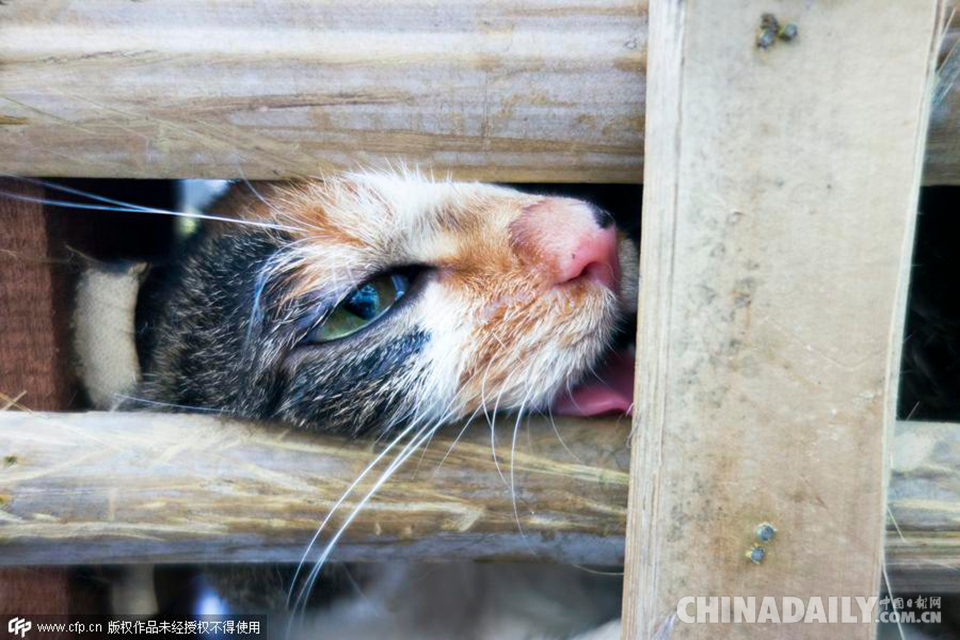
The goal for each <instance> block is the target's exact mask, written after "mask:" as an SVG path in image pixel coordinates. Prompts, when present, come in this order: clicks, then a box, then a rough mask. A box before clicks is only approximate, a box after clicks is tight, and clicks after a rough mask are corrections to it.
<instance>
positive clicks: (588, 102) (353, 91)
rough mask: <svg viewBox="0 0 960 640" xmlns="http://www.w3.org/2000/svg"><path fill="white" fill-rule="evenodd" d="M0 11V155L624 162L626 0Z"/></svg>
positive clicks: (502, 166) (576, 166)
mask: <svg viewBox="0 0 960 640" xmlns="http://www.w3.org/2000/svg"><path fill="white" fill-rule="evenodd" d="M798 15H799V14H798ZM0 29H2V33H3V37H2V38H0V144H2V146H3V148H4V150H5V152H4V153H3V154H0V170H2V171H6V172H12V173H17V174H23V175H54V176H93V177H137V178H143V177H152V178H161V177H218V178H239V177H243V176H245V177H247V178H251V179H252V178H276V177H278V176H294V175H302V174H316V173H317V172H318V171H320V170H321V169H331V168H344V167H354V166H356V165H357V163H364V164H371V163H372V164H377V165H379V164H381V163H382V162H384V160H389V161H398V160H401V159H402V160H406V161H407V162H410V163H418V164H420V165H422V166H423V167H425V168H427V169H430V170H433V171H436V172H438V173H440V174H442V173H443V172H445V171H448V170H449V171H452V172H453V173H454V174H455V175H456V176H458V177H460V178H475V179H485V180H496V181H514V182H516V181H520V182H523V181H548V182H621V183H636V182H639V181H640V179H641V175H642V168H643V125H644V111H645V104H644V88H645V82H646V79H645V69H646V46H647V4H646V2H645V1H643V0H602V1H596V0H592V1H589V2H572V1H570V0H560V1H553V0H537V1H534V2H526V1H525V2H520V1H517V0H504V1H497V2H487V1H486V0H467V1H463V2H461V1H459V0H456V1H454V0H448V1H444V2H433V3H418V2H407V1H405V2H388V1H385V0H361V1H356V0H333V1H322V2H321V1H317V0H313V1H308V2H301V1H293V0H281V1H270V2H267V1H266V0H258V1H253V2H249V1H240V0H226V1H215V0H202V1H195V0H173V1H170V2H162V3H155V2H129V1H127V0H102V1H99V2H56V3H29V2H6V3H2V4H0ZM838 36H842V30H841V29H838ZM954 41H955V33H953V34H951V38H949V39H947V41H945V42H944V45H943V50H944V51H947V50H948V48H949V46H951V44H952V43H953V42H954ZM850 99H851V100H852V101H853V102H854V103H862V102H864V101H865V100H866V97H864V96H856V95H851V96H850ZM958 115H960V93H958V92H956V91H954V92H952V93H951V94H949V95H948V96H947V98H946V101H945V102H944V105H943V107H942V109H941V110H939V111H938V113H937V114H936V117H935V118H934V120H933V123H934V128H933V131H932V134H931V135H932V140H931V144H930V147H929V149H930V157H929V159H928V164H927V174H926V180H927V181H928V182H930V183H958V182H960V144H958V140H960V118H958Z"/></svg>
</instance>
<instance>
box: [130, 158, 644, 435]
mask: <svg viewBox="0 0 960 640" xmlns="http://www.w3.org/2000/svg"><path fill="white" fill-rule="evenodd" d="M213 212H214V213H217V214H219V215H224V216H231V217H235V218H239V219H242V220H245V221H250V222H257V223H260V224H262V225H263V226H261V227H251V226H249V225H243V226H241V225H236V224H230V223H220V224H216V225H214V226H211V227H210V228H209V229H207V231H206V232H205V233H204V234H203V236H202V237H201V238H200V239H198V240H197V241H196V242H195V243H194V244H193V246H192V247H191V248H190V250H189V251H188V252H187V255H186V257H185V258H184V259H183V260H182V262H181V265H180V267H179V269H178V271H177V273H176V275H174V277H173V278H172V280H171V282H170V285H169V286H168V287H167V288H166V289H165V293H164V295H163V311H162V312H161V313H160V314H159V316H158V317H157V318H155V319H154V321H153V333H154V336H155V337H154V339H153V345H154V346H153V348H152V350H151V351H152V353H150V354H149V357H148V358H147V362H148V363H149V364H148V366H147V368H146V371H145V376H144V382H143V385H142V388H141V392H140V395H141V397H145V398H146V399H149V400H154V401H160V402H166V403H170V404H176V405H184V406H194V407H200V408H206V409H216V410H224V411H227V412H231V413H235V414H239V415H242V416H248V417H254V418H279V419H282V420H285V421H288V422H292V423H295V424H298V425H301V426H308V427H316V428H323V429H335V430H340V431H347V432H351V433H359V432H362V431H366V430H371V429H386V428H389V427H390V426H392V425H394V424H396V423H398V422H400V421H409V420H417V421H424V422H427V421H429V422H434V421H440V420H451V419H456V418H463V417H466V416H470V415H471V414H476V413H477V412H487V413H490V412H493V411H494V410H531V411H532V410H546V409H548V408H549V407H551V406H554V405H556V403H557V401H558V399H561V400H560V402H561V404H563V402H566V405H567V408H568V409H569V407H570V401H571V399H575V398H576V397H577V396H576V395H573V396H571V395H569V394H566V393H565V392H567V391H569V390H570V389H571V388H573V387H575V385H577V383H579V382H581V381H582V380H583V379H584V378H586V377H588V376H590V375H592V372H593V371H594V370H595V368H596V367H597V366H598V363H599V362H600V360H601V359H602V358H603V357H604V355H605V354H606V353H607V352H608V350H609V348H610V345H611V341H612V339H613V337H614V334H615V332H616V330H617V326H618V323H619V322H620V321H621V320H622V319H623V318H624V316H625V315H627V314H630V313H631V312H632V311H633V310H634V309H635V301H636V283H637V254H636V250H635V248H634V246H633V243H632V242H631V241H630V240H628V239H627V238H626V237H624V236H623V235H622V234H621V233H619V232H618V231H617V230H616V229H615V227H614V225H613V220H612V218H611V217H610V215H609V214H607V213H606V212H604V211H602V210H600V209H598V208H597V207H594V206H592V205H590V204H588V203H586V202H582V201H578V200H573V199H567V198H552V197H544V196H537V195H529V194H524V193H520V192H518V191H515V190H513V189H508V188H505V187H499V186H493V185H485V184H468V183H455V182H442V181H441V182H435V181H431V180H427V179H424V178H422V177H420V176H417V175H398V174H393V173H389V174H388V173H358V174H350V175H343V176H339V177H335V178H325V179H323V180H314V181H302V182H285V183H267V184H258V185H257V186H256V188H255V189H254V188H251V187H249V186H244V185H237V186H235V187H233V189H232V190H231V191H230V192H229V193H228V194H227V195H226V196H225V197H224V198H222V199H221V200H220V201H219V202H218V203H217V204H216V205H215V207H214V210H213ZM564 398H565V399H564ZM587 400H588V403H589V398H588V399H587ZM573 404H574V405H576V403H575V402H574V403H573ZM597 406H600V407H607V408H610V407H611V405H605V404H603V403H602V402H601V403H600V405H597ZM621 408H622V407H621ZM587 411H588V412H589V409H588V410H587ZM571 412H574V413H576V412H577V409H574V410H572V411H571Z"/></svg>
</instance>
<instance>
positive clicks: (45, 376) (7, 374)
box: [0, 180, 71, 410]
mask: <svg viewBox="0 0 960 640" xmlns="http://www.w3.org/2000/svg"><path fill="white" fill-rule="evenodd" d="M0 191H10V192H14V193H18V194H20V195H23V196H26V197H31V198H38V197H42V196H43V190H42V189H39V188H36V187H33V186H31V185H24V184H21V183H17V182H15V181H13V180H0ZM47 215H48V214H47V213H46V212H45V211H44V210H43V207H42V206H41V205H39V204H36V203H33V202H23V201H16V200H11V199H8V198H0V229H2V230H3V231H2V233H0V393H3V394H4V395H3V396H0V407H4V406H6V405H7V404H8V403H9V402H10V400H12V399H15V398H18V399H20V400H21V401H22V402H23V403H24V404H26V405H28V406H30V407H33V408H36V409H40V410H44V409H46V410H63V409H66V408H67V407H68V404H69V400H70V393H71V385H70V377H69V375H68V373H67V372H68V371H69V367H68V353H67V350H66V348H67V344H68V343H67V340H66V335H67V334H66V331H67V327H68V324H69V319H68V318H69V316H68V315H67V314H66V313H65V311H66V309H65V308H64V303H65V301H66V299H65V296H66V293H67V292H66V291H64V290H63V287H62V286H59V285H61V284H62V283H61V282H59V281H58V277H57V273H56V271H57V270H56V269H55V268H54V267H53V264H52V263H51V262H49V261H48V259H49V258H50V257H51V256H52V253H51V247H52V244H53V243H52V239H51V233H50V231H49V230H48V227H47Z"/></svg>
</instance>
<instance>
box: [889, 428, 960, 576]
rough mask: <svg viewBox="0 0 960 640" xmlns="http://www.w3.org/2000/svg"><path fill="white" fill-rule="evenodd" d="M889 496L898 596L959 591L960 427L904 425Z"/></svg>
mask: <svg viewBox="0 0 960 640" xmlns="http://www.w3.org/2000/svg"><path fill="white" fill-rule="evenodd" d="M890 449H891V452H892V454H893V462H892V465H891V472H892V475H891V478H890V488H889V491H888V493H887V498H888V501H889V502H888V506H889V510H888V512H887V548H886V555H887V575H888V577H889V578H890V583H891V588H892V590H893V591H894V593H902V594H908V593H924V592H926V593H937V592H944V593H957V592H958V591H960V424H943V423H934V422H900V423H898V424H897V435H896V438H895V439H894V441H893V444H892V445H891V447H890Z"/></svg>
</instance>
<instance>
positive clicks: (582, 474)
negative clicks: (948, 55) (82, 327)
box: [0, 412, 960, 592]
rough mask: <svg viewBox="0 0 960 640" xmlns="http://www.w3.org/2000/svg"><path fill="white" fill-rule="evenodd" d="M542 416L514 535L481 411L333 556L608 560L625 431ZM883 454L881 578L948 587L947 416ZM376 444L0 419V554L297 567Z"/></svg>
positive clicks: (620, 516)
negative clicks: (886, 569)
mask: <svg viewBox="0 0 960 640" xmlns="http://www.w3.org/2000/svg"><path fill="white" fill-rule="evenodd" d="M557 428H558V430H559V432H560V434H561V436H562V438H563V443H561V442H560V441H559V440H558V438H557V436H556V434H555V433H554V431H553V428H552V426H551V425H550V424H549V423H545V422H543V421H542V420H540V421H538V420H531V422H530V425H529V433H530V435H529V437H528V436H527V435H526V429H521V431H520V437H519V439H518V441H517V450H518V457H517V463H516V464H517V466H516V468H515V472H516V490H517V499H518V502H517V506H518V509H517V511H518V513H519V515H520V522H521V523H522V525H523V532H524V535H523V536H521V535H520V533H519V529H518V528H517V522H516V516H515V515H514V512H513V503H512V500H511V498H510V491H509V488H508V487H507V485H505V484H504V481H503V480H502V479H501V478H500V475H499V474H498V473H497V470H496V467H495V466H494V463H493V458H492V453H491V449H490V440H489V430H488V428H487V425H486V424H485V423H481V424H477V425H475V426H473V427H471V428H470V430H468V431H467V433H466V434H465V435H464V438H463V440H461V442H460V443H459V444H458V445H457V447H456V448H455V449H454V450H453V453H452V454H451V455H450V457H449V458H447V461H446V462H445V463H444V464H443V465H442V466H441V467H440V469H439V471H438V470H437V467H438V465H439V461H440V460H441V459H442V458H443V456H444V455H445V454H446V452H447V451H448V450H449V448H450V445H451V444H452V440H453V439H454V438H455V437H456V435H457V429H456V428H451V429H449V430H445V431H442V432H441V433H440V434H438V435H437V436H436V437H435V438H434V441H433V443H432V444H431V446H430V449H429V450H428V451H427V453H426V454H425V455H424V457H423V461H422V462H420V458H419V455H416V456H414V457H413V458H411V460H410V462H409V463H408V465H407V466H406V467H405V468H404V469H402V470H401V471H400V472H399V473H398V475H397V478H396V479H395V480H393V481H391V482H389V483H388V484H387V485H385V487H384V491H383V492H382V493H381V494H380V497H379V498H377V499H376V500H374V502H373V504H372V505H371V506H370V508H369V509H368V510H367V511H366V512H365V513H364V514H363V515H362V516H361V517H360V518H359V519H358V520H357V521H356V522H355V523H354V526H352V527H351V528H350V529H349V530H348V532H347V534H346V536H345V539H344V540H343V542H342V545H341V546H340V548H339V550H338V553H337V554H336V557H339V558H350V559H354V560H360V559H388V558H389V559H396V558H402V557H408V558H421V559H431V558H432V559H449V558H451V557H456V558H457V559H458V560H462V559H467V558H526V559H530V558H532V557H540V558H543V559H550V560H562V561H565V562H576V563H579V564H618V563H620V562H621V561H622V558H623V542H624V539H623V535H624V531H625V529H626V513H627V511H626V504H627V468H626V465H627V459H628V458H629V455H630V453H629V444H628V438H627V436H628V434H629V429H630V425H629V423H628V422H627V421H626V420H620V421H599V422H580V421H575V420H566V421H558V423H557ZM504 437H506V436H501V437H500V440H499V442H498V455H499V462H500V466H501V468H502V469H503V471H504V473H507V472H508V471H509V466H510V442H509V441H507V440H504ZM564 445H566V447H567V448H569V451H567V448H565V447H564ZM892 449H893V451H894V452H895V453H896V455H895V458H894V465H893V471H894V472H893V478H892V481H891V488H890V512H889V513H890V520H889V523H888V525H889V527H890V529H889V530H890V534H889V538H888V543H889V545H890V548H889V554H888V555H889V562H890V578H891V581H892V582H893V584H894V585H895V586H900V585H903V588H904V589H907V588H908V587H909V586H911V585H917V584H922V583H927V584H933V585H939V587H940V589H941V590H942V591H953V592H956V591H958V590H960V583H958V582H957V581H956V580H955V579H954V580H953V583H952V585H951V584H950V579H951V576H956V575H957V572H958V571H960V517H958V512H957V505H958V504H960V472H958V469H960V425H945V424H927V423H902V424H901V425H900V426H899V430H898V435H897V440H896V442H895V444H894V446H893V447H892ZM378 450H379V449H378V447H377V446H374V445H372V444H371V443H369V442H364V443H357V442H349V441H346V440H343V439H340V438H335V437H329V436H315V435H309V434H305V433H299V432H288V431H286V430H284V429H283V428H282V427H277V426H269V425H263V426H260V425H246V424H240V423H237V422H229V421H221V420H217V419H214V418H210V417H208V416H186V415H156V414H123V413H117V414H103V413H92V414H26V413H10V412H7V413H2V414H0V461H3V462H2V463H0V564H26V563H38V562H43V563H68V564H75V563H98V564H99V563H105V564H115V563H136V562H209V561H221V562H229V561H232V562H244V561H245V562H264V561H278V562H296V561H298V560H299V559H300V555H301V553H302V552H303V549H304V546H305V544H306V542H307V541H308V540H309V539H310V537H311V536H312V535H313V531H314V527H315V526H316V525H317V523H318V522H320V520H322V519H323V517H325V516H326V514H327V511H328V509H329V508H330V505H331V504H332V503H333V502H334V501H335V500H337V499H338V498H339V497H340V494H341V493H342V492H343V491H344V489H345V488H346V487H347V486H348V485H349V484H350V483H351V482H352V481H353V480H354V479H355V478H356V477H357V474H358V473H359V471H360V469H362V468H363V467H364V466H365V465H366V464H367V463H369V462H370V461H371V460H372V459H373V457H374V455H375V453H376V452H377V451H378ZM574 455H575V456H576V458H574V457H573V456H574ZM11 456H12V457H11ZM364 486H369V483H365V484H364ZM346 504H347V505H348V506H352V505H354V504H355V500H351V501H348V502H347V503H346ZM336 522H339V520H337V521H336ZM324 539H326V538H324Z"/></svg>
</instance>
